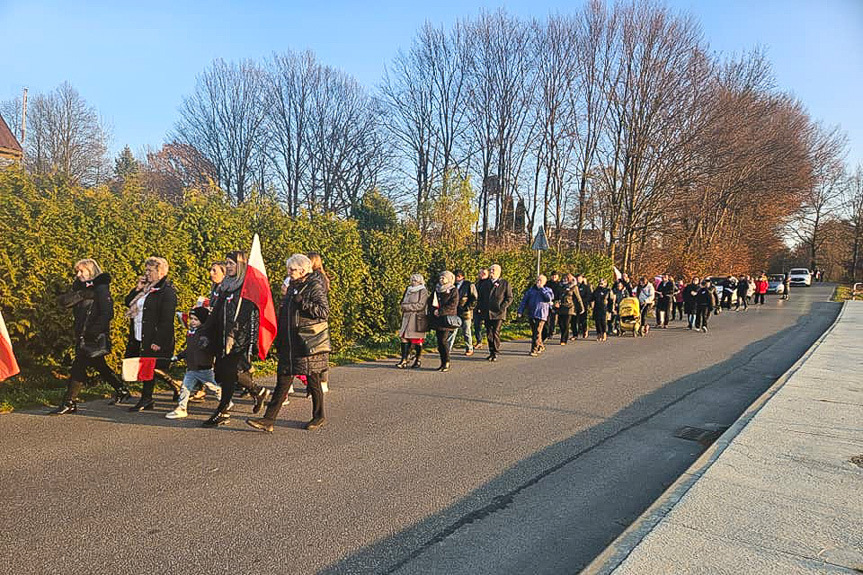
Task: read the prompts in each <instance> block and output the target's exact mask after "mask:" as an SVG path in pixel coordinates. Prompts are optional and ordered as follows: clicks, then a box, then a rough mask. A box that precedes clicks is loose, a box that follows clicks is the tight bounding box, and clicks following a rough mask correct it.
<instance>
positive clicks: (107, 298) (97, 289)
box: [51, 259, 131, 415]
mask: <svg viewBox="0 0 863 575" xmlns="http://www.w3.org/2000/svg"><path fill="white" fill-rule="evenodd" d="M74 270H75V281H74V282H73V283H72V289H71V290H70V291H69V292H68V293H66V294H63V295H62V296H60V304H61V305H63V306H64V307H67V308H71V309H72V313H73V315H74V324H73V330H74V334H75V360H74V361H73V362H72V369H71V371H70V373H69V383H68V385H67V386H66V394H65V395H64V396H63V403H61V404H60V406H59V407H57V409H55V410H53V411H51V414H52V415H66V414H67V413H74V412H76V411H78V402H77V401H76V399H77V397H78V393H79V392H80V391H81V388H82V387H84V384H85V383H87V382H88V381H89V380H90V378H89V377H88V375H87V369H88V368H93V369H95V370H97V371H98V372H99V375H101V376H102V379H104V380H105V381H106V382H108V384H109V385H110V386H111V387H113V388H114V398H113V399H112V400H111V403H121V402H123V401H124V400H126V399H128V398H129V397H131V394H130V393H129V390H128V389H126V386H125V385H123V384H122V383H121V382H120V379H119V378H118V377H117V374H115V373H114V372H113V371H111V368H110V367H108V364H106V363H105V356H106V355H107V354H108V353H109V352H110V351H111V335H110V331H111V319H112V318H113V317H114V301H113V300H112V299H111V291H110V289H109V287H108V286H109V285H110V283H111V276H109V275H108V274H107V273H104V272H103V271H102V269H101V268H100V267H99V264H98V263H96V260H93V259H84V260H80V261H79V262H77V263H76V264H75V268H74Z"/></svg>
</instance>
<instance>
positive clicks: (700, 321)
mask: <svg viewBox="0 0 863 575" xmlns="http://www.w3.org/2000/svg"><path fill="white" fill-rule="evenodd" d="M712 312H713V310H712V309H711V308H710V307H708V306H706V305H699V306H698V311H697V312H696V315H695V329H701V328H702V327H707V322H708V321H710V314H711V313H712Z"/></svg>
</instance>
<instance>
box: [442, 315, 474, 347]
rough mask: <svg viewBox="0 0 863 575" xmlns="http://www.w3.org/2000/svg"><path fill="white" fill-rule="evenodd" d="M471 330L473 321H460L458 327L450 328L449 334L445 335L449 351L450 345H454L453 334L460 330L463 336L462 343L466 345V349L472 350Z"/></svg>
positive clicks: (455, 334)
mask: <svg viewBox="0 0 863 575" xmlns="http://www.w3.org/2000/svg"><path fill="white" fill-rule="evenodd" d="M473 330H474V325H473V321H462V322H461V327H459V328H458V329H454V330H452V331H451V332H450V334H449V336H447V340H446V343H447V347H448V348H449V351H452V346H454V345H455V336H457V335H458V334H459V332H461V335H462V337H464V344H465V346H466V347H467V350H468V351H472V350H473Z"/></svg>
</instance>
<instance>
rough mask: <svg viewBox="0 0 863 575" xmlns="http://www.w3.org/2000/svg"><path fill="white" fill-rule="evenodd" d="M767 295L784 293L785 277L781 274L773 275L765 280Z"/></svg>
mask: <svg viewBox="0 0 863 575" xmlns="http://www.w3.org/2000/svg"><path fill="white" fill-rule="evenodd" d="M767 293H777V294H783V293H785V276H784V275H783V274H773V275H772V276H770V277H768V278H767Z"/></svg>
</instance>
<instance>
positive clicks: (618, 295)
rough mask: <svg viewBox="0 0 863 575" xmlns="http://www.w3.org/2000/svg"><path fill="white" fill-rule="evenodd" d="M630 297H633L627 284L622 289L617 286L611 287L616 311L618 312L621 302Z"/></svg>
mask: <svg viewBox="0 0 863 575" xmlns="http://www.w3.org/2000/svg"><path fill="white" fill-rule="evenodd" d="M628 297H631V295H630V292H629V290H627V289H626V285H624V286H623V289H621V290H618V289H617V288H616V287H613V288H611V299H612V302H613V304H614V313H617V310H618V309H619V308H620V302H622V301H623V300H624V299H626V298H628Z"/></svg>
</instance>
